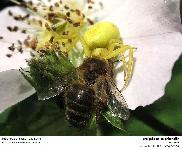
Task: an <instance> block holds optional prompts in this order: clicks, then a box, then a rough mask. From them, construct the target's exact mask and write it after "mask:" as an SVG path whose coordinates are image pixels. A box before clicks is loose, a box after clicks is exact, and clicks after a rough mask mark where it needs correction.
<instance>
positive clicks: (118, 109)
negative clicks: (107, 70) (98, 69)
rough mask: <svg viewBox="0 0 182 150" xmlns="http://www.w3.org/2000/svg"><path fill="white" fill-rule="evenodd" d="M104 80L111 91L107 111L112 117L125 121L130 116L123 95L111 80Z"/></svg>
mask: <svg viewBox="0 0 182 150" xmlns="http://www.w3.org/2000/svg"><path fill="white" fill-rule="evenodd" d="M106 80H107V82H108V85H109V87H110V91H111V94H110V97H109V99H108V101H107V105H108V107H109V109H110V110H111V112H112V113H113V114H114V115H116V116H118V117H119V118H121V119H123V120H127V119H128V118H129V116H130V112H129V109H128V106H127V103H126V101H125V99H124V97H123V95H122V94H121V92H120V91H119V89H118V88H117V87H116V85H115V83H114V81H113V79H112V78H110V77H107V78H106Z"/></svg>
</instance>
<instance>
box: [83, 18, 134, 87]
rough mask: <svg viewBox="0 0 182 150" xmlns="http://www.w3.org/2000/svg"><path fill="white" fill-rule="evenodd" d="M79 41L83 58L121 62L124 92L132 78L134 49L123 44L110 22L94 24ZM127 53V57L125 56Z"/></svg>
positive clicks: (115, 27)
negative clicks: (82, 50)
mask: <svg viewBox="0 0 182 150" xmlns="http://www.w3.org/2000/svg"><path fill="white" fill-rule="evenodd" d="M80 41H81V43H82V45H83V49H84V55H85V57H94V56H95V57H99V58H102V59H105V60H110V59H112V58H115V59H117V60H118V61H122V63H123V70H124V81H125V83H124V86H123V88H122V90H124V89H125V88H126V87H127V85H128V82H129V80H130V78H131V76H132V70H133V50H134V49H135V48H133V47H131V46H130V45H124V44H123V41H122V39H121V37H120V32H119V29H118V27H117V26H116V25H114V24H113V23H110V22H99V23H96V24H95V25H93V26H91V27H90V28H89V29H88V30H87V31H86V32H85V33H84V35H83V38H82V39H80ZM127 52H128V56H125V54H126V53H127ZM127 57H128V60H127Z"/></svg>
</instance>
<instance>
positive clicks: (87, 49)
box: [80, 38, 91, 57]
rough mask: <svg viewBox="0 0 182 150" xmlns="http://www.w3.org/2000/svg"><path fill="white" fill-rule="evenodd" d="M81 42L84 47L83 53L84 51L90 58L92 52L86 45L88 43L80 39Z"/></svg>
mask: <svg viewBox="0 0 182 150" xmlns="http://www.w3.org/2000/svg"><path fill="white" fill-rule="evenodd" d="M80 42H81V44H82V46H83V51H84V54H85V56H86V57H89V56H90V53H91V52H90V49H89V47H88V45H87V44H86V42H85V40H84V39H83V38H80Z"/></svg>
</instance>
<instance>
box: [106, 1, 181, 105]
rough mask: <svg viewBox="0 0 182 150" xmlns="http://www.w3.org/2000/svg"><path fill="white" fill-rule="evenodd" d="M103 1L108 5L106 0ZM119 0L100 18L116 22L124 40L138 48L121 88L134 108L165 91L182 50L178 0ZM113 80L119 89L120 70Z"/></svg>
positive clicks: (152, 100) (153, 99)
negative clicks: (128, 79)
mask: <svg viewBox="0 0 182 150" xmlns="http://www.w3.org/2000/svg"><path fill="white" fill-rule="evenodd" d="M103 1H105V2H106V3H105V5H108V7H109V5H110V3H109V1H108V0H103ZM119 2H120V4H119ZM119 2H118V1H117V2H116V0H113V1H112V3H113V4H112V5H113V6H114V4H117V6H116V5H115V6H116V7H115V8H117V9H116V10H115V9H113V10H115V11H113V10H112V9H111V8H110V10H111V11H109V9H108V11H107V12H108V16H107V17H106V18H103V20H107V21H112V22H115V23H116V24H117V25H118V26H119V28H120V31H121V34H122V36H123V39H124V42H125V43H127V44H131V45H132V46H134V47H136V48H137V51H136V52H135V59H136V62H135V67H134V72H133V77H132V80H131V82H130V84H129V86H128V87H127V89H126V90H125V91H123V94H124V96H125V98H126V101H127V103H128V106H129V108H130V109H135V108H136V107H138V106H146V105H149V104H151V103H153V102H154V101H155V100H157V99H158V98H160V97H161V96H162V95H163V94H164V92H165V85H166V84H167V82H168V81H169V80H170V78H171V72H172V67H173V65H174V63H175V61H176V60H177V59H178V57H179V56H180V54H181V53H182V34H181V33H180V32H181V31H182V26H181V23H180V12H179V0H161V1H159V0H147V1H146V0H137V1H133V0H124V1H119ZM108 7H106V8H108ZM116 80H117V86H118V87H119V88H120V89H121V88H122V84H121V81H123V74H122V73H119V74H118V75H117V77H116Z"/></svg>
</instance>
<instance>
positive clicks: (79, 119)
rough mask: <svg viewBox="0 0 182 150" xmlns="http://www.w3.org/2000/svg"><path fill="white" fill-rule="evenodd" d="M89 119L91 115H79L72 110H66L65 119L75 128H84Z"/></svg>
mask: <svg viewBox="0 0 182 150" xmlns="http://www.w3.org/2000/svg"><path fill="white" fill-rule="evenodd" d="M90 117H91V113H85V114H83V113H80V112H76V111H74V110H72V109H69V108H68V107H67V108H66V119H67V120H68V122H69V123H70V124H71V125H73V126H74V127H76V128H84V127H86V126H87V124H88V122H89V120H90Z"/></svg>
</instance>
